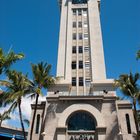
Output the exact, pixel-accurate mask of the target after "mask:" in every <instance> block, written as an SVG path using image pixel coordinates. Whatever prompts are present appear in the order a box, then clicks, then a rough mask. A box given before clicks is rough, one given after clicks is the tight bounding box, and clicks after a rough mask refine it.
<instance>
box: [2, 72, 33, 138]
mask: <svg viewBox="0 0 140 140" xmlns="http://www.w3.org/2000/svg"><path fill="white" fill-rule="evenodd" d="M7 76H8V79H9V80H7V81H0V84H1V85H5V86H6V88H7V90H6V91H5V92H4V94H3V96H2V98H3V102H2V105H3V106H6V105H8V104H10V105H11V110H14V109H15V108H16V107H18V111H19V117H20V123H21V127H22V131H23V136H24V140H26V135H25V129H24V125H23V118H22V111H21V101H22V98H23V97H25V96H26V95H28V94H29V93H30V92H31V91H30V87H31V83H30V81H29V80H28V79H27V75H26V76H24V75H23V74H22V73H21V72H16V71H14V70H13V71H8V73H7Z"/></svg>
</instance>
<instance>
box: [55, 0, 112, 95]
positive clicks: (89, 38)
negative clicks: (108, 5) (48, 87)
mask: <svg viewBox="0 0 140 140" xmlns="http://www.w3.org/2000/svg"><path fill="white" fill-rule="evenodd" d="M99 7H100V1H99V0H73V1H71V0H69V1H65V0H62V1H60V8H61V22H60V23H61V24H60V36H59V49H58V61H57V76H58V77H62V79H63V80H64V81H63V82H64V83H69V84H71V85H72V88H71V94H73V95H74V94H75V95H87V94H89V93H90V92H91V89H92V86H93V83H98V84H99V83H101V84H105V83H106V84H107V83H108V84H109V83H110V82H112V81H111V80H107V79H106V71H105V62H104V53H103V44H102V34H101V27H100V10H99ZM110 84H111V83H110ZM95 90H97V89H95ZM100 90H101V91H103V90H107V89H100ZM90 94H91V93H90Z"/></svg>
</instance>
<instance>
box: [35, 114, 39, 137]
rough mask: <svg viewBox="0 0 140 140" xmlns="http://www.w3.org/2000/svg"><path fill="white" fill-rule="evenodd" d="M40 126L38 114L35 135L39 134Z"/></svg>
mask: <svg viewBox="0 0 140 140" xmlns="http://www.w3.org/2000/svg"><path fill="white" fill-rule="evenodd" d="M39 125H40V114H37V118H36V130H35V133H36V134H38V132H39Z"/></svg>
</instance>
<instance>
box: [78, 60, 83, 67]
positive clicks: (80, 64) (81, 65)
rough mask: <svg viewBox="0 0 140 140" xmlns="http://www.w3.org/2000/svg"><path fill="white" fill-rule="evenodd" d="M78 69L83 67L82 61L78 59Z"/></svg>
mask: <svg viewBox="0 0 140 140" xmlns="http://www.w3.org/2000/svg"><path fill="white" fill-rule="evenodd" d="M79 69H83V61H79Z"/></svg>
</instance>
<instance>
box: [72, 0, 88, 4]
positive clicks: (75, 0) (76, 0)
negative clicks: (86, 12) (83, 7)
mask: <svg viewBox="0 0 140 140" xmlns="http://www.w3.org/2000/svg"><path fill="white" fill-rule="evenodd" d="M85 3H87V0H72V4H85Z"/></svg>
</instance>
